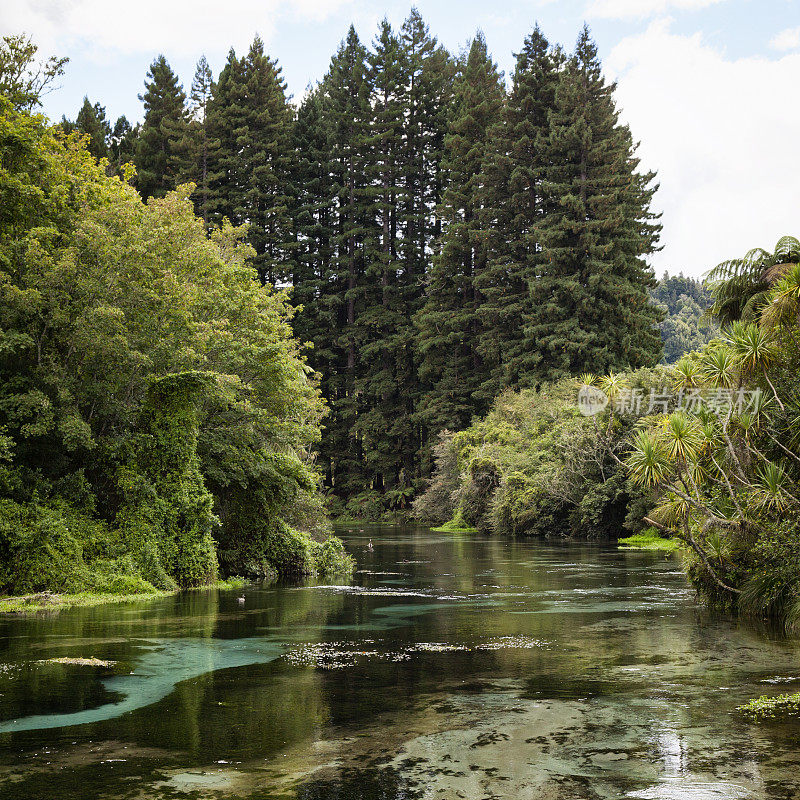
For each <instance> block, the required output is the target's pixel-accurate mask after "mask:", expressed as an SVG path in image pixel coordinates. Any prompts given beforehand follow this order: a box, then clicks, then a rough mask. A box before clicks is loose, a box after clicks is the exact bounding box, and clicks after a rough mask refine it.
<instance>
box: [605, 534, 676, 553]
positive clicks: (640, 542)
mask: <svg viewBox="0 0 800 800" xmlns="http://www.w3.org/2000/svg"><path fill="white" fill-rule="evenodd" d="M617 544H619V546H620V547H621V548H622V549H624V550H663V551H665V552H669V553H671V552H673V551H675V550H677V549H678V548H679V547H680V546H681V545H680V542H679V541H677V540H676V539H666V538H665V537H663V536H660V535H659V533H658V531H657V530H656V529H655V528H645V529H644V530H643V531H642V532H641V533H637V534H634V535H633V536H627V537H626V538H624V539H620V540H619V541H618V542H617Z"/></svg>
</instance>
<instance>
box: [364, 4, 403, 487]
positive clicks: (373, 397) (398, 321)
mask: <svg viewBox="0 0 800 800" xmlns="http://www.w3.org/2000/svg"><path fill="white" fill-rule="evenodd" d="M368 62H369V72H368V77H369V89H370V96H371V108H372V111H371V114H372V119H371V131H370V139H369V157H368V164H367V176H368V183H369V187H370V192H371V197H372V205H373V213H374V214H375V215H376V219H375V221H374V222H375V224H376V225H377V226H378V230H377V231H376V235H375V237H373V238H372V239H371V240H370V241H371V243H372V244H373V245H374V247H373V249H372V250H371V251H370V253H369V254H368V274H367V276H366V278H367V281H366V282H367V286H368V289H369V291H368V294H367V295H366V300H367V302H366V303H365V308H364V311H363V313H362V319H363V322H364V325H365V326H366V327H367V329H368V330H369V331H370V333H371V335H370V337H369V339H368V340H367V341H366V342H365V343H364V345H363V347H362V351H361V357H362V360H363V362H364V365H365V370H364V373H365V374H364V378H363V381H362V387H363V389H362V391H363V403H364V406H365V410H364V412H363V413H362V414H361V415H360V417H359V421H358V430H359V431H360V432H361V434H362V435H363V437H364V440H365V460H366V462H367V467H368V469H369V470H370V472H371V475H372V481H373V485H374V487H375V488H376V489H378V490H386V489H392V488H393V487H394V485H395V484H396V482H397V479H398V474H399V468H398V464H397V454H398V447H399V442H398V440H397V432H396V430H395V423H396V408H397V406H398V404H399V403H400V402H402V400H401V399H400V398H401V397H402V390H401V388H402V387H401V386H400V385H399V384H398V380H397V376H396V373H397V368H398V363H399V362H401V361H402V352H401V350H400V346H401V342H402V341H403V337H404V333H405V332H406V330H407V328H408V317H407V315H406V314H405V313H404V306H403V297H402V291H401V286H400V283H399V275H400V274H401V273H402V261H401V259H400V249H401V241H400V238H399V237H400V228H399V222H398V213H397V210H398V209H397V205H398V180H399V170H400V167H401V165H402V158H403V146H404V142H403V97H402V92H403V90H404V54H403V50H402V47H401V44H400V41H399V38H398V37H397V35H396V34H395V33H394V31H393V30H392V28H391V25H390V24H389V22H388V21H387V20H386V19H384V20H383V21H382V22H381V24H380V26H379V29H378V35H377V36H376V38H375V40H374V42H373V50H372V52H371V53H370V54H369V56H368Z"/></svg>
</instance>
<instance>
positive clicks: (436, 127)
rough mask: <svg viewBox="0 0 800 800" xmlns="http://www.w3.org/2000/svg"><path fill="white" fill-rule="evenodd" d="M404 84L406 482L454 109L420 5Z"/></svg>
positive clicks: (413, 473)
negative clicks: (418, 339) (416, 322)
mask: <svg viewBox="0 0 800 800" xmlns="http://www.w3.org/2000/svg"><path fill="white" fill-rule="evenodd" d="M400 43H401V47H402V54H401V59H402V60H401V64H402V66H403V86H402V92H401V100H402V110H403V120H404V125H403V145H404V146H403V150H402V153H401V162H400V170H399V186H400V190H399V191H398V201H397V207H398V208H397V215H398V220H399V224H400V228H401V231H402V239H401V241H400V243H399V256H400V259H401V269H400V271H399V273H398V296H399V310H400V313H401V314H402V315H403V317H404V318H405V320H407V323H406V324H405V325H404V326H403V327H402V328H401V330H400V331H399V332H398V335H397V338H396V343H395V350H396V352H397V354H398V356H397V363H398V366H397V371H396V377H395V380H396V383H397V385H398V387H402V389H401V391H400V392H399V402H398V403H397V404H396V406H395V409H394V415H393V427H392V433H393V438H394V439H395V440H396V441H397V442H398V456H396V458H395V461H396V462H398V463H400V464H401V469H402V478H401V483H407V484H409V485H410V484H411V483H412V482H413V481H414V480H415V479H416V478H418V477H419V476H420V469H419V467H420V464H419V460H418V457H417V456H418V453H419V452H420V450H421V447H422V444H423V443H424V428H423V426H422V424H421V422H420V420H419V419H417V417H416V408H417V404H418V403H419V399H420V396H421V393H422V388H423V387H422V386H421V385H420V383H419V376H418V372H417V367H418V364H417V358H416V350H415V346H414V340H415V332H414V326H413V319H414V315H415V314H416V313H417V312H418V311H419V309H420V308H421V306H422V302H423V292H424V285H425V275H426V272H427V270H428V267H429V263H430V255H431V253H432V252H433V250H434V248H435V247H436V240H437V236H438V235H439V233H440V232H441V226H440V221H439V218H438V216H437V214H436V208H437V206H438V204H439V202H440V201H441V193H442V188H443V182H444V178H443V176H442V172H441V160H442V155H443V151H444V137H445V134H446V131H447V121H448V114H449V113H450V111H451V107H452V90H453V81H454V78H455V71H456V67H455V64H454V62H453V60H452V58H451V57H450V55H449V54H448V53H447V51H446V50H444V49H443V48H442V47H440V46H438V43H437V40H436V38H435V37H432V36H431V35H430V32H429V30H428V27H427V25H426V24H425V22H424V20H423V19H422V17H421V15H420V13H419V11H418V10H417V9H416V8H412V9H411V13H410V14H409V16H408V18H407V19H406V20H405V22H404V23H403V27H402V29H401V31H400Z"/></svg>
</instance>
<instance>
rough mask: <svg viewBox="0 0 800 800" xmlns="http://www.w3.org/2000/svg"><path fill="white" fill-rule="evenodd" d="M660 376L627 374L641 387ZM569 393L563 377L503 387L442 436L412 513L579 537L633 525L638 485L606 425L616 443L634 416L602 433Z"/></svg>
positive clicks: (573, 386)
mask: <svg viewBox="0 0 800 800" xmlns="http://www.w3.org/2000/svg"><path fill="white" fill-rule="evenodd" d="M662 377H663V374H662V372H661V371H660V370H647V369H643V370H640V371H638V372H636V373H631V375H630V379H631V381H632V382H633V383H634V384H635V385H636V386H637V387H639V388H641V389H642V390H643V391H645V392H646V391H647V390H648V389H649V387H650V386H657V385H659V383H660V380H661V378H662ZM577 391H578V384H577V383H576V382H575V381H574V380H571V379H565V380H563V381H561V382H559V383H555V384H543V385H542V386H541V387H540V388H539V390H538V391H537V390H533V389H524V390H522V391H519V392H512V391H507V392H505V393H504V394H502V395H501V396H500V397H499V398H498V400H497V401H496V403H495V404H494V405H493V407H492V409H491V410H490V412H489V413H488V414H487V415H486V416H485V417H484V418H481V419H479V420H477V421H475V422H473V424H472V425H471V426H470V427H469V428H467V429H466V430H464V431H461V432H459V433H457V434H455V435H453V434H447V435H445V436H444V437H443V439H442V440H441V442H440V443H439V445H438V446H437V447H436V448H435V451H434V452H435V456H436V470H435V472H434V475H433V477H432V479H431V481H430V484H429V486H428V489H427V491H426V493H425V494H423V495H421V496H420V498H419V499H418V500H417V501H416V502H415V504H414V510H415V513H416V515H417V517H418V518H420V519H422V520H425V521H428V522H433V523H441V522H444V521H445V520H447V519H450V518H452V519H451V522H450V525H449V527H451V528H461V527H465V526H467V527H475V528H477V529H478V530H481V531H484V532H495V533H506V534H524V535H548V536H579V537H585V538H612V537H616V536H617V535H618V533H619V531H620V530H621V529H622V527H623V525H627V526H629V527H631V528H632V529H634V530H637V529H638V528H639V527H641V517H640V516H637V514H636V510H637V509H638V508H639V506H640V504H641V501H642V495H641V492H639V491H637V490H636V488H635V487H632V486H631V485H630V482H629V481H628V478H627V473H626V471H625V470H624V469H621V468H620V465H619V464H618V463H617V461H616V460H615V459H614V457H613V455H612V454H611V453H610V452H609V447H608V441H607V438H608V435H609V430H610V437H611V439H612V440H613V441H614V442H615V443H616V444H617V445H619V444H620V443H622V442H624V441H625V439H626V437H627V435H628V434H629V433H630V431H631V429H632V426H633V424H634V422H635V420H634V418H633V417H632V416H630V415H629V416H626V417H624V418H621V419H619V420H618V421H617V423H618V424H616V425H615V426H614V427H613V429H609V430H606V429H605V428H603V429H602V430H601V429H599V428H598V426H597V424H596V421H595V420H594V419H593V418H589V417H586V416H584V415H582V414H581V413H580V411H579V409H578V405H577V402H576V398H577ZM631 510H633V513H632V514H631V513H630V512H631ZM626 516H628V517H629V518H628V519H627V520H626Z"/></svg>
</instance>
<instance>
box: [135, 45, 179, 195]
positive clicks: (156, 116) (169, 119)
mask: <svg viewBox="0 0 800 800" xmlns="http://www.w3.org/2000/svg"><path fill="white" fill-rule="evenodd" d="M147 77H148V80H147V81H145V93H144V94H143V95H139V99H140V100H141V101H142V102H143V103H144V112H145V113H144V121H143V122H142V127H141V130H140V132H139V139H138V142H137V146H136V159H135V163H136V173H137V183H136V185H137V187H138V189H139V193H140V194H141V195H142V197H143V198H144V199H145V200H147V199H148V198H149V197H163V196H164V195H165V194H166V193H167V192H169V191H171V190H172V189H174V188H175V186H176V185H177V183H178V175H179V173H180V170H179V168H178V166H177V165H176V163H175V160H174V159H173V158H172V156H173V150H174V146H175V143H176V142H178V141H179V140H180V139H181V138H182V137H183V135H184V131H185V127H186V124H187V122H188V114H187V111H186V94H185V93H184V91H183V87H182V86H181V85H180V83H179V82H178V76H177V75H176V74H175V73H174V72H173V71H172V68H171V67H170V65H169V63H168V62H167V59H166V58H164V56H163V55H160V56H158V58H156V59H155V61H153V63H152V64H151V65H150V70H149V71H148V73H147Z"/></svg>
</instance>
